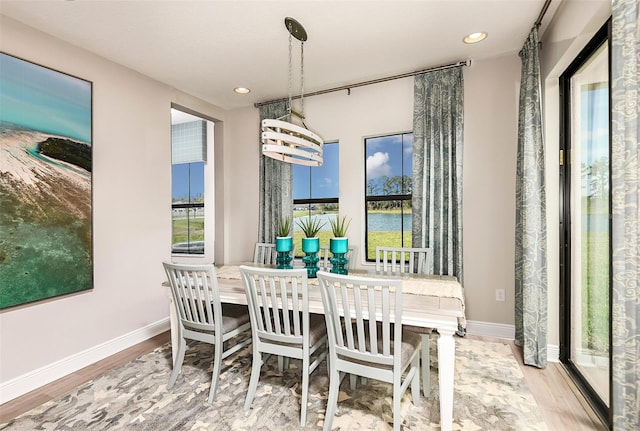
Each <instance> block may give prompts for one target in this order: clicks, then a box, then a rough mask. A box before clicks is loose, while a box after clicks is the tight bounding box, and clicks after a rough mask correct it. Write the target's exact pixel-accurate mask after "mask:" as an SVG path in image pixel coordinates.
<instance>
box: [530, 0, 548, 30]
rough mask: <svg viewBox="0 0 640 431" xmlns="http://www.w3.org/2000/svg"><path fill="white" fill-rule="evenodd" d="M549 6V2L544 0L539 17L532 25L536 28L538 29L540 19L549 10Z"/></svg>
mask: <svg viewBox="0 0 640 431" xmlns="http://www.w3.org/2000/svg"><path fill="white" fill-rule="evenodd" d="M550 4H551V0H546V1H545V2H544V5H543V6H542V10H541V11H540V15H538V19H537V20H536V23H535V24H534V25H535V26H536V27H538V26H539V25H540V24H541V23H542V18H544V14H545V13H547V9H549V5H550Z"/></svg>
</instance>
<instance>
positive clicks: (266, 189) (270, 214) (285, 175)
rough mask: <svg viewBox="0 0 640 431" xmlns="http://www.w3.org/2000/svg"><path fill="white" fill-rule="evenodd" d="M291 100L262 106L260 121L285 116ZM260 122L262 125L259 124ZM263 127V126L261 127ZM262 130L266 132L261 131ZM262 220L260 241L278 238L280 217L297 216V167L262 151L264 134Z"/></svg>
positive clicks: (259, 228)
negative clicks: (295, 172) (295, 211)
mask: <svg viewBox="0 0 640 431" xmlns="http://www.w3.org/2000/svg"><path fill="white" fill-rule="evenodd" d="M288 109H289V102H286V101H284V102H274V103H270V104H268V105H263V106H260V108H259V110H260V123H262V120H264V119H265V118H268V119H275V118H280V117H283V116H285V115H286V114H287V113H288V112H289V111H288ZM259 126H260V125H259ZM259 129H260V131H261V130H262V128H261V127H259ZM261 133H262V132H261ZM259 142H260V144H259V146H258V148H260V203H259V205H260V207H259V212H260V220H259V224H258V242H267V243H274V242H276V236H277V235H276V231H277V228H278V219H279V218H280V217H291V219H292V220H293V192H292V189H293V173H292V172H293V170H292V168H291V164H290V163H286V162H281V161H279V160H275V159H272V158H271V157H266V156H263V155H262V140H261V137H260V140H259Z"/></svg>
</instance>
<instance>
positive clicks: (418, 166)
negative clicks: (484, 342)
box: [412, 66, 464, 284]
mask: <svg viewBox="0 0 640 431" xmlns="http://www.w3.org/2000/svg"><path fill="white" fill-rule="evenodd" d="M463 102H464V86H463V77H462V66H459V67H455V68H451V69H444V70H437V71H433V72H426V73H422V74H419V75H416V76H415V79H414V105H413V166H412V168H413V185H412V246H413V247H429V248H431V249H432V250H433V272H434V274H440V275H454V276H456V277H457V278H458V280H459V282H460V284H462V281H463V280H462V275H463V271H462V150H463V132H464V128H463V126H464V114H463V111H464V110H463Z"/></svg>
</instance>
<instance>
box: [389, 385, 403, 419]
mask: <svg viewBox="0 0 640 431" xmlns="http://www.w3.org/2000/svg"><path fill="white" fill-rule="evenodd" d="M393 379H394V380H397V381H395V382H394V383H393V399H392V400H391V404H392V410H393V431H400V422H402V419H401V416H400V401H401V400H402V393H401V392H400V387H401V386H402V382H401V381H400V376H397V377H396V376H394V377H393Z"/></svg>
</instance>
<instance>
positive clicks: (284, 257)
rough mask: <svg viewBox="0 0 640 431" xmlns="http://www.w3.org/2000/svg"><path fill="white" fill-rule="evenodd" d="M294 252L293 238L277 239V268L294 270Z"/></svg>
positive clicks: (282, 237) (283, 237)
mask: <svg viewBox="0 0 640 431" xmlns="http://www.w3.org/2000/svg"><path fill="white" fill-rule="evenodd" d="M292 250H293V238H292V237H290V236H279V237H277V238H276V252H277V253H278V255H277V256H276V268H278V269H292V268H293V266H291V261H292V260H293V257H292V256H291V251H292Z"/></svg>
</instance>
